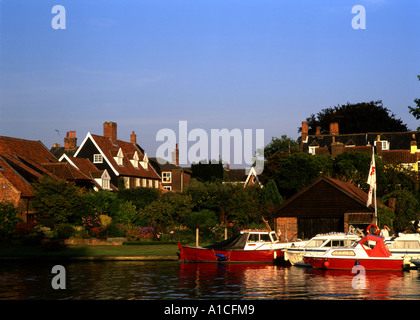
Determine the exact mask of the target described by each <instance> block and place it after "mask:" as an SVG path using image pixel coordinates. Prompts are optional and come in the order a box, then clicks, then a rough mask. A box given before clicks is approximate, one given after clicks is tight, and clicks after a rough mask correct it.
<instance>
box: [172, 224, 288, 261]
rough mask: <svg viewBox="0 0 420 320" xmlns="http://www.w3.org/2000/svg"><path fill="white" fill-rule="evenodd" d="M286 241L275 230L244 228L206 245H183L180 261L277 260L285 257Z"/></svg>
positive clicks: (180, 248)
mask: <svg viewBox="0 0 420 320" xmlns="http://www.w3.org/2000/svg"><path fill="white" fill-rule="evenodd" d="M284 245H285V244H284V243H280V242H279V240H278V238H277V235H276V233H275V232H274V231H270V230H243V231H241V233H240V234H239V235H237V236H234V237H232V238H230V239H227V240H224V241H221V242H218V243H215V244H212V245H209V246H205V247H190V246H181V244H180V243H178V248H179V251H180V252H179V253H180V257H179V260H180V261H188V262H276V260H277V259H279V258H281V257H283V252H282V249H284Z"/></svg>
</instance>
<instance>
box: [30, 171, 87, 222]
mask: <svg viewBox="0 0 420 320" xmlns="http://www.w3.org/2000/svg"><path fill="white" fill-rule="evenodd" d="M34 190H35V197H34V200H33V202H32V205H33V208H34V209H35V212H36V217H37V218H38V217H42V218H45V217H49V218H50V219H51V220H52V221H53V222H54V223H55V224H60V223H79V222H80V221H81V218H82V217H84V216H87V215H91V214H93V211H92V209H91V207H90V206H89V205H88V203H87V201H86V198H85V197H84V196H83V193H82V190H81V189H80V188H79V187H77V186H76V185H75V184H74V183H67V182H66V181H65V180H57V179H54V178H52V177H49V176H43V177H42V178H40V179H39V181H38V182H37V183H36V184H34Z"/></svg>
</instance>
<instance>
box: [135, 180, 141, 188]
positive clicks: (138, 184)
mask: <svg viewBox="0 0 420 320" xmlns="http://www.w3.org/2000/svg"><path fill="white" fill-rule="evenodd" d="M136 187H140V178H136Z"/></svg>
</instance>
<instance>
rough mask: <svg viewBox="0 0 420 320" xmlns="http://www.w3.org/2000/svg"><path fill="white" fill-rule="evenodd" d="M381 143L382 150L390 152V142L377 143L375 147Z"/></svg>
mask: <svg viewBox="0 0 420 320" xmlns="http://www.w3.org/2000/svg"><path fill="white" fill-rule="evenodd" d="M378 143H380V144H381V146H382V150H389V141H386V140H381V141H375V146H377V144H378Z"/></svg>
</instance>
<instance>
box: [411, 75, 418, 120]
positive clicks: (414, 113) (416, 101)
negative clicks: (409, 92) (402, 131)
mask: <svg viewBox="0 0 420 320" xmlns="http://www.w3.org/2000/svg"><path fill="white" fill-rule="evenodd" d="M417 77H418V78H419V81H420V75H418V76H417ZM414 103H415V104H416V107H410V106H409V107H408V110H410V113H411V114H412V115H413V116H414V118H416V119H417V120H419V119H420V99H414Z"/></svg>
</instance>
